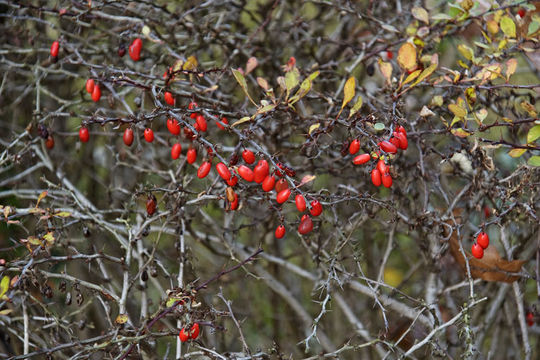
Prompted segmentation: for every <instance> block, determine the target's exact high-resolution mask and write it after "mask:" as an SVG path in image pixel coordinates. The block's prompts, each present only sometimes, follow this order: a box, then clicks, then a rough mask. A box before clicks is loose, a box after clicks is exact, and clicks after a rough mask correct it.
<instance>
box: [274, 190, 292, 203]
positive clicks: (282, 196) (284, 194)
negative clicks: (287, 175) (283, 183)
mask: <svg viewBox="0 0 540 360" xmlns="http://www.w3.org/2000/svg"><path fill="white" fill-rule="evenodd" d="M290 196H291V190H290V189H285V190H281V191H280V192H278V194H277V195H276V201H277V202H278V204H283V203H284V202H285V201H287V200H288V199H289V197H290Z"/></svg>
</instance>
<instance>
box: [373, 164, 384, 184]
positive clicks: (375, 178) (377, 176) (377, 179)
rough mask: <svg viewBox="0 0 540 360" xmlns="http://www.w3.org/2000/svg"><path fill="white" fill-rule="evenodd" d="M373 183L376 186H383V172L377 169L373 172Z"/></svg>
mask: <svg viewBox="0 0 540 360" xmlns="http://www.w3.org/2000/svg"><path fill="white" fill-rule="evenodd" d="M371 182H372V183H373V185H375V186H381V184H382V178H381V172H380V171H379V170H378V169H377V168H375V169H373V170H371Z"/></svg>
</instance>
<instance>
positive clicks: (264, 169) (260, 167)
mask: <svg viewBox="0 0 540 360" xmlns="http://www.w3.org/2000/svg"><path fill="white" fill-rule="evenodd" d="M269 171H270V167H269V166H268V162H267V161H266V160H259V162H258V163H257V166H255V169H253V173H254V174H255V177H254V180H255V182H256V183H257V184H260V183H262V182H263V181H264V179H265V178H266V177H267V176H268V173H269Z"/></svg>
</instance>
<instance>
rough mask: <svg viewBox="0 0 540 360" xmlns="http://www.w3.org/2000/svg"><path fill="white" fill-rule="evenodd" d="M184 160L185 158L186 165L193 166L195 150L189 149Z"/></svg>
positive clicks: (195, 155)
mask: <svg viewBox="0 0 540 360" xmlns="http://www.w3.org/2000/svg"><path fill="white" fill-rule="evenodd" d="M186 158H187V162H188V164H193V163H194V162H195V160H197V150H195V149H194V148H192V147H190V148H189V149H188V151H187V153H186Z"/></svg>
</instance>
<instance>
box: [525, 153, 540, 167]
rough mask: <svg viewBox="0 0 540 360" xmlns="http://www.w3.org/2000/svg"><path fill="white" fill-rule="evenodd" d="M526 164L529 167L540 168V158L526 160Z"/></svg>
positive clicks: (532, 157)
mask: <svg viewBox="0 0 540 360" xmlns="http://www.w3.org/2000/svg"><path fill="white" fill-rule="evenodd" d="M527 164H529V165H531V166H540V156H538V155H535V156H531V157H530V158H529V160H527Z"/></svg>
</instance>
